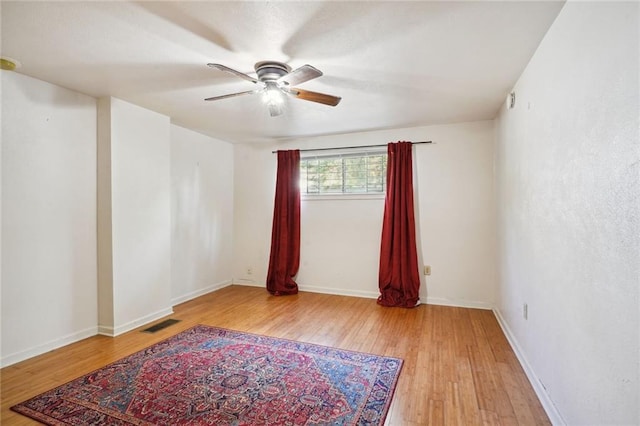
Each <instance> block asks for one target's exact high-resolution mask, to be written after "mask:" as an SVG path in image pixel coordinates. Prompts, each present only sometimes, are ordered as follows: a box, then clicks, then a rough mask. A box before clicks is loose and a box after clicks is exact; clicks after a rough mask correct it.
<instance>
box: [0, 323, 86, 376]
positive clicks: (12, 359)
mask: <svg viewBox="0 0 640 426" xmlns="http://www.w3.org/2000/svg"><path fill="white" fill-rule="evenodd" d="M97 332H98V328H97V327H89V328H86V329H84V330H80V331H77V332H75V333H71V334H68V335H66V336H63V337H60V338H58V339H54V340H50V341H48V342H46V343H43V344H42V345H38V346H34V347H33V348H29V349H26V350H24V351H20V352H16V353H14V354H10V355H7V356H5V357H3V358H2V359H0V368H4V367H8V366H10V365H12V364H15V363H18V362H20V361H24V360H26V359H29V358H32V357H34V356H38V355H42V354H43V353H45V352H49V351H52V350H54V349H58V348H61V347H62V346H66V345H68V344H71V343H75V342H77V341H79V340H82V339H86V338H87V337H91V336H95V335H96V334H97Z"/></svg>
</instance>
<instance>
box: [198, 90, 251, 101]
mask: <svg viewBox="0 0 640 426" xmlns="http://www.w3.org/2000/svg"><path fill="white" fill-rule="evenodd" d="M252 93H256V90H247V91H246V92H238V93H231V94H229V95H222V96H212V97H210V98H206V99H205V101H218V100H220V99H226V98H235V97H236V96H242V95H250V94H252Z"/></svg>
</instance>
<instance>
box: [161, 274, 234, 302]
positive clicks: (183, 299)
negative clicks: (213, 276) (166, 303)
mask: <svg viewBox="0 0 640 426" xmlns="http://www.w3.org/2000/svg"><path fill="white" fill-rule="evenodd" d="M231 283H232V281H231V280H224V281H222V282H219V283H216V284H213V285H210V286H208V287H205V288H202V289H200V290H196V291H192V292H189V293H187V294H185V295H182V296H178V297H175V298H173V299H171V305H172V306H175V305H179V304H181V303H184V302H187V301H189V300H192V299H195V298H196V297H200V296H204V295H205V294H207V293H211V292H212V291H216V290H220V289H221V288H225V287H228V286H230V285H231Z"/></svg>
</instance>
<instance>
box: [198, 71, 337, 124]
mask: <svg viewBox="0 0 640 426" xmlns="http://www.w3.org/2000/svg"><path fill="white" fill-rule="evenodd" d="M207 66H209V67H211V68H215V69H218V70H220V71H224V72H227V73H229V74H233V75H235V76H236V77H239V78H241V79H243V80H247V81H249V82H251V83H253V84H256V85H257V86H258V88H257V89H255V90H247V91H244V92H238V93H231V94H228V95H221V96H213V97H210V98H206V99H205V101H217V100H221V99H227V98H233V97H236V96H241V95H250V94H254V93H262V94H263V101H264V102H265V103H266V104H267V106H268V107H269V113H270V114H271V116H272V117H275V116H278V115H281V114H282V112H283V105H284V95H285V94H287V95H289V96H293V97H294V98H298V99H302V100H305V101H311V102H317V103H320V104H323V105H329V106H336V105H338V103H340V100H341V99H342V98H340V97H338V96H333V95H327V94H324V93H318V92H312V91H309V90H303V89H299V88H297V87H292V86H293V85H297V84H301V83H304V82H306V81H309V80H313V79H314V78H318V77H320V76H321V75H322V72H321V71H320V70H318V69H317V68H314V67H312V66H311V65H303V66H301V67H300V68H296V69H295V70H293V71H292V70H291V67H290V66H289V65H287V64H285V63H282V62H277V61H260V62H258V63H256V64H255V66H254V69H255V71H256V75H257V78H254V77H252V76H250V75H248V74H245V73H242V72H240V71H236V70H234V69H232V68H229V67H227V66H226V65H222V64H213V63H209V64H207Z"/></svg>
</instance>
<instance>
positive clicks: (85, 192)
mask: <svg viewBox="0 0 640 426" xmlns="http://www.w3.org/2000/svg"><path fill="white" fill-rule="evenodd" d="M0 75H1V76H2V311H1V312H2V363H3V364H4V365H8V364H9V363H14V362H17V361H21V360H22V359H25V358H28V357H30V356H33V355H37V354H40V353H42V352H45V351H48V350H51V349H54V348H56V347H59V346H62V345H64V344H67V343H70V342H72V341H75V340H78V339H81V338H84V337H87V336H90V335H93V334H95V332H96V316H97V307H96V288H97V277H96V275H97V266H96V179H95V176H96V163H95V158H96V100H95V99H93V98H90V97H88V96H85V95H82V94H79V93H76V92H72V91H70V90H67V89H63V88H61V87H57V86H54V85H51V84H49V83H45V82H43V81H40V80H36V79H33V78H30V77H27V76H23V75H20V74H16V73H10V72H8V71H2V72H1V73H0Z"/></svg>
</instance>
